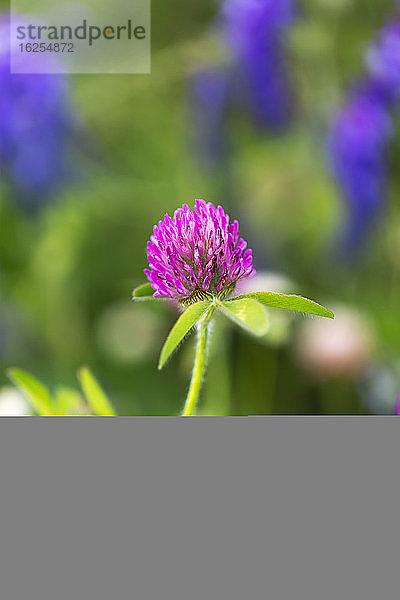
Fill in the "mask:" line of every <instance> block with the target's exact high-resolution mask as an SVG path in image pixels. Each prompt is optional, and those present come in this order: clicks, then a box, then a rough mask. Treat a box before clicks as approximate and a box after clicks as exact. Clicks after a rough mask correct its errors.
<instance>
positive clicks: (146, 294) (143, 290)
mask: <svg viewBox="0 0 400 600" xmlns="http://www.w3.org/2000/svg"><path fill="white" fill-rule="evenodd" d="M153 294H154V290H153V288H152V287H151V285H150V283H143V284H142V285H139V287H137V288H135V289H134V290H133V292H132V300H156V299H157V298H153Z"/></svg>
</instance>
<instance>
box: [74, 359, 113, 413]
mask: <svg viewBox="0 0 400 600" xmlns="http://www.w3.org/2000/svg"><path fill="white" fill-rule="evenodd" d="M78 379H79V381H80V384H81V387H82V390H83V393H84V394H85V397H86V400H87V401H88V404H89V406H90V408H91V409H92V410H93V412H94V414H95V415H98V416H100V417H115V416H116V413H115V410H114V408H113V406H112V404H111V402H110V401H109V399H108V398H107V396H106V394H105V392H104V391H103V390H102V388H101V387H100V385H99V382H98V381H97V379H96V378H95V377H94V376H93V375H92V373H91V372H90V371H89V369H88V368H87V367H81V368H80V369H79V371H78Z"/></svg>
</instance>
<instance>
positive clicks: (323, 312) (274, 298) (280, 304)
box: [228, 292, 335, 319]
mask: <svg viewBox="0 0 400 600" xmlns="http://www.w3.org/2000/svg"><path fill="white" fill-rule="evenodd" d="M242 298H252V299H254V300H257V302H260V304H263V305H264V306H267V307H268V308H285V309H287V310H297V311H299V312H303V313H310V314H312V315H318V316H319V317H327V318H328V319H334V318H335V315H334V314H333V312H331V311H330V310H328V309H327V308H325V306H321V304H317V302H314V301H313V300H309V299H308V298H303V297H302V296H295V295H294V294H277V293H275V292H250V293H249V294H243V295H242V296H237V297H236V298H232V300H228V302H233V301H236V300H240V299H242Z"/></svg>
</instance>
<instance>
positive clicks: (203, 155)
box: [189, 68, 231, 169]
mask: <svg viewBox="0 0 400 600" xmlns="http://www.w3.org/2000/svg"><path fill="white" fill-rule="evenodd" d="M230 87H231V78H230V76H229V74H228V73H227V72H225V71H223V70H222V69H217V68H209V69H202V70H200V71H197V72H196V73H194V74H193V75H192V77H191V78H190V81H189V102H190V112H191V123H193V124H194V127H193V134H194V137H195V139H194V146H195V148H196V150H197V153H198V156H199V159H200V161H201V162H202V163H203V165H204V166H205V167H206V168H208V169H213V168H214V167H215V166H217V165H220V164H221V163H222V162H223V161H224V160H225V158H226V156H227V154H228V149H229V141H228V139H229V128H228V123H227V120H228V119H227V116H228V115H227V113H228V105H229V102H230V98H229V95H230Z"/></svg>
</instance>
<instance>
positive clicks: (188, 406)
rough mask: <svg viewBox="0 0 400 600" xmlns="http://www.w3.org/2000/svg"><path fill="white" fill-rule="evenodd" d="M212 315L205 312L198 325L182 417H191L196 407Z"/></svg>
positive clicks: (210, 312)
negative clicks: (192, 365) (191, 370)
mask: <svg viewBox="0 0 400 600" xmlns="http://www.w3.org/2000/svg"><path fill="white" fill-rule="evenodd" d="M212 313H213V310H210V311H209V312H207V313H206V314H205V315H204V317H203V318H202V319H201V321H200V323H199V332H198V338H197V347H196V356H195V359H194V367H193V373H192V380H191V382H190V387H189V392H188V395H187V398H186V402H185V406H184V408H183V412H182V416H183V417H190V416H191V415H193V413H194V410H195V408H196V405H197V400H198V398H199V393H200V388H201V384H202V381H203V375H204V367H205V364H206V355H207V338H208V326H209V322H210V319H211V315H212Z"/></svg>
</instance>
